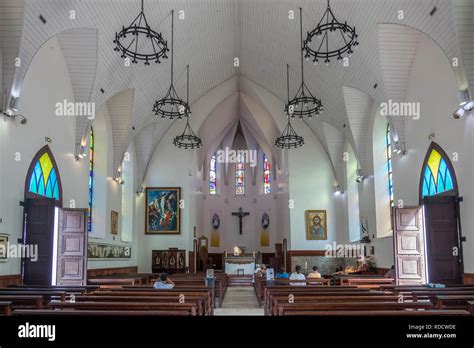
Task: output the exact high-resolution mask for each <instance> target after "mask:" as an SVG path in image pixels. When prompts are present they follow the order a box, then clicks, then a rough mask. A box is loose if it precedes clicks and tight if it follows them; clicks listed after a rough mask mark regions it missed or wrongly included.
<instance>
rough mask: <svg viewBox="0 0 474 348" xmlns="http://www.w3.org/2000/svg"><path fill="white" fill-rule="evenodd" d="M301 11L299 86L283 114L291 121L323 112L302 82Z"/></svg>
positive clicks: (319, 104)
mask: <svg viewBox="0 0 474 348" xmlns="http://www.w3.org/2000/svg"><path fill="white" fill-rule="evenodd" d="M302 11H303V10H302V9H301V7H300V44H301V86H300V88H299V89H298V91H297V92H296V95H295V97H294V98H293V99H292V100H288V104H286V105H285V113H286V114H287V115H289V116H290V117H291V118H292V119H293V118H295V117H299V118H300V119H303V118H304V117H305V116H306V117H308V118H309V119H311V118H312V117H313V116H317V115H319V114H321V112H322V111H323V104H322V103H321V100H320V99H318V98H316V97H315V96H313V94H312V93H311V91H310V90H309V88H308V87H307V86H306V84H305V82H304V68H303V50H304V47H303V18H302V17H303V14H302ZM288 99H289V98H288Z"/></svg>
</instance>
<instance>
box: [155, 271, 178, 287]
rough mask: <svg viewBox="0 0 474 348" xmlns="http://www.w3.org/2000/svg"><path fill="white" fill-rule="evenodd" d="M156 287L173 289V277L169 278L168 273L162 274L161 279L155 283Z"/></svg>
mask: <svg viewBox="0 0 474 348" xmlns="http://www.w3.org/2000/svg"><path fill="white" fill-rule="evenodd" d="M153 287H154V288H155V289H173V287H174V283H173V281H172V280H171V279H169V278H168V275H167V274H166V273H161V274H160V279H159V280H157V281H156V282H155V284H153Z"/></svg>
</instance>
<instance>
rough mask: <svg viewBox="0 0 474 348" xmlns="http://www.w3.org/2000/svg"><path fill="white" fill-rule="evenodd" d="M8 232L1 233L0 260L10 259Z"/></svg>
mask: <svg viewBox="0 0 474 348" xmlns="http://www.w3.org/2000/svg"><path fill="white" fill-rule="evenodd" d="M9 238H10V236H9V235H8V234H0V262H7V261H8V240H9Z"/></svg>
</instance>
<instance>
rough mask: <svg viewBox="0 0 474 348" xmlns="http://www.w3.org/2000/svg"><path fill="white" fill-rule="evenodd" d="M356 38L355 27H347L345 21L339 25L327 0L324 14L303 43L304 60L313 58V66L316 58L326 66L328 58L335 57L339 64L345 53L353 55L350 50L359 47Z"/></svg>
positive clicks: (316, 62) (316, 61) (316, 60)
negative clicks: (322, 60) (321, 60)
mask: <svg viewBox="0 0 474 348" xmlns="http://www.w3.org/2000/svg"><path fill="white" fill-rule="evenodd" d="M357 38H358V35H357V34H356V30H355V27H351V26H349V25H348V24H347V21H345V22H344V23H341V22H339V21H338V20H337V19H336V17H335V16H334V13H333V12H332V10H331V6H330V5H329V0H328V7H327V9H326V12H324V14H323V16H322V17H321V20H320V21H319V23H318V25H317V26H316V28H314V29H313V30H311V31H310V32H308V34H307V37H306V40H305V41H304V50H305V58H306V59H307V60H309V59H310V58H311V57H313V63H314V64H315V65H317V64H318V62H319V59H318V58H320V59H324V63H326V64H327V65H329V62H330V59H329V58H333V57H337V60H338V61H339V62H341V61H342V59H343V55H344V54H345V53H347V55H348V56H349V57H350V56H351V54H352V53H354V51H353V50H352V48H354V49H356V48H357V46H359V41H357ZM329 40H331V41H333V43H332V45H330V44H329ZM313 41H314V42H313ZM311 46H313V47H314V49H313V48H311ZM331 46H332V47H331ZM316 47H317V48H316Z"/></svg>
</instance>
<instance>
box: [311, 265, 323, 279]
mask: <svg viewBox="0 0 474 348" xmlns="http://www.w3.org/2000/svg"><path fill="white" fill-rule="evenodd" d="M308 278H322V277H321V273H319V268H318V266H313V272H311V273H310V274H308Z"/></svg>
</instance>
